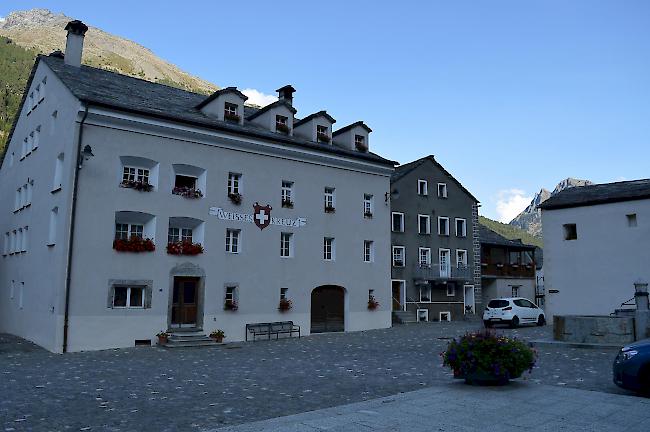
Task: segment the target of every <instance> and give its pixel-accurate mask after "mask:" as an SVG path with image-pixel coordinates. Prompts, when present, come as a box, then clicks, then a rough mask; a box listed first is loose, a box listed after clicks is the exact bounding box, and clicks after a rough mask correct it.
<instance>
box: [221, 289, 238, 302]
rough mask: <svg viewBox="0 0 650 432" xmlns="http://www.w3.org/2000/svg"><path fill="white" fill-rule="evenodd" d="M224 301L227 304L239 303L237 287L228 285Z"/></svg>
mask: <svg viewBox="0 0 650 432" xmlns="http://www.w3.org/2000/svg"><path fill="white" fill-rule="evenodd" d="M224 300H225V301H226V303H233V302H236V301H237V286H236V285H226V293H225V298H224Z"/></svg>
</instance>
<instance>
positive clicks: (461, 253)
mask: <svg viewBox="0 0 650 432" xmlns="http://www.w3.org/2000/svg"><path fill="white" fill-rule="evenodd" d="M456 267H457V268H459V269H464V268H467V251H466V250H464V249H456Z"/></svg>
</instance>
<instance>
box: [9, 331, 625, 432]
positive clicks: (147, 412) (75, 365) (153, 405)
mask: <svg viewBox="0 0 650 432" xmlns="http://www.w3.org/2000/svg"><path fill="white" fill-rule="evenodd" d="M478 328H480V323H478V322H450V323H440V322H437V323H422V324H413V325H403V326H397V327H393V328H390V329H385V330H373V331H366V332H356V333H336V334H322V335H314V336H309V337H303V338H301V339H295V338H294V339H285V340H279V341H271V342H267V341H260V342H255V343H250V342H249V343H232V344H226V345H222V346H219V347H210V348H198V349H197V348H192V349H177V350H167V349H161V348H157V347H151V348H148V347H146V348H130V349H120V350H107V351H96V352H85V353H71V354H66V355H56V354H50V353H48V352H46V351H44V350H42V349H40V348H38V347H36V346H34V345H32V344H31V343H28V342H24V341H21V340H19V339H16V338H14V337H11V336H8V335H0V389H2V390H1V391H2V394H1V396H0V430H3V431H23V430H34V431H66V430H73V431H74V430H94V431H141V430H156V431H177V430H203V429H211V428H218V427H221V426H225V425H236V424H241V423H248V422H253V421H257V420H263V419H267V418H272V417H278V416H285V415H291V414H297V413H302V412H305V411H311V410H316V409H321V408H328V407H334V406H338V405H343V404H348V403H352V402H361V401H365V400H369V399H375V398H379V397H384V396H389V395H394V394H398V393H401V392H408V391H413V390H418V389H422V388H427V387H435V386H439V385H445V384H449V382H450V381H451V380H452V376H451V373H450V371H449V370H447V369H445V368H443V367H442V366H441V360H440V355H439V354H440V352H441V351H443V350H444V348H445V346H446V344H447V342H448V340H449V338H453V337H455V336H459V335H461V334H463V333H465V332H467V331H470V330H476V329H478ZM551 330H552V329H551V328H550V327H549V326H547V327H543V328H538V327H525V328H519V329H515V330H511V329H507V328H504V329H497V331H499V332H503V333H505V334H509V335H514V336H517V337H520V338H522V339H526V340H535V339H549V338H550V335H551ZM538 352H539V361H538V364H537V366H536V367H535V369H534V371H533V373H532V374H531V375H527V374H526V375H524V377H523V378H522V379H524V380H528V381H529V382H532V383H539V384H550V385H554V386H559V387H573V388H577V389H586V390H595V391H600V392H609V393H621V394H626V392H624V391H623V390H620V389H618V388H617V387H616V386H615V385H614V384H613V383H612V382H611V364H612V361H613V359H614V357H615V355H616V350H614V349H606V350H598V349H578V348H565V347H540V348H538Z"/></svg>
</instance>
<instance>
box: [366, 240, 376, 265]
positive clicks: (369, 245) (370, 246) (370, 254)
mask: <svg viewBox="0 0 650 432" xmlns="http://www.w3.org/2000/svg"><path fill="white" fill-rule="evenodd" d="M374 246H375V244H374V242H373V241H371V240H364V241H363V262H367V263H369V262H373V261H374V260H375V253H374V252H375V251H374Z"/></svg>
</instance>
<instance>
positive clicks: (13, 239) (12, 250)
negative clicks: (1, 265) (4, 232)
mask: <svg viewBox="0 0 650 432" xmlns="http://www.w3.org/2000/svg"><path fill="white" fill-rule="evenodd" d="M17 236H18V234H17V232H16V230H13V231H11V248H10V249H9V253H10V254H15V253H16V252H17V247H16V237H17Z"/></svg>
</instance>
